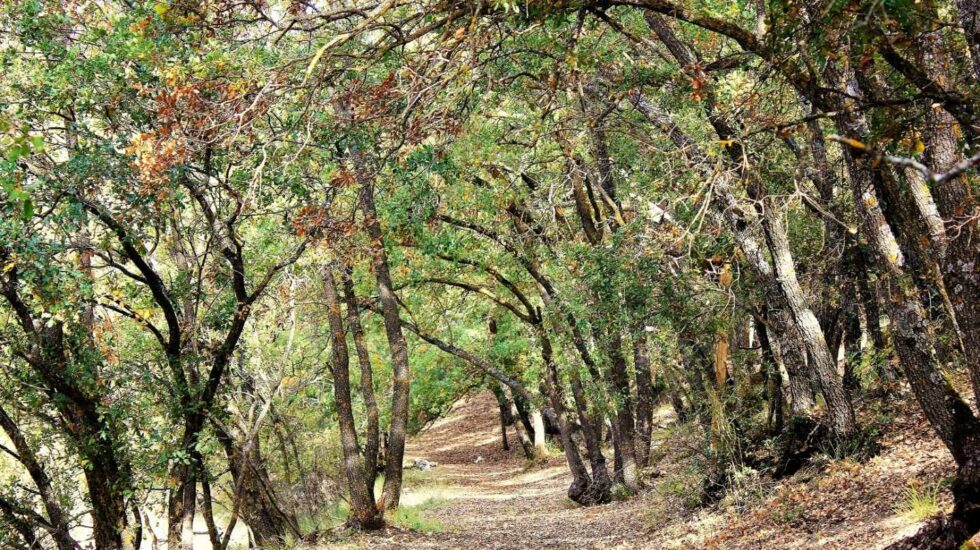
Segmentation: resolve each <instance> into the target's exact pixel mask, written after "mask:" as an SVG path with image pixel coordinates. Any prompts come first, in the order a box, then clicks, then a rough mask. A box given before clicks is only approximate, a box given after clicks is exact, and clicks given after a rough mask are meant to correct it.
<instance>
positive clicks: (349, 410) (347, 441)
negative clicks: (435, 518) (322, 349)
mask: <svg viewBox="0 0 980 550" xmlns="http://www.w3.org/2000/svg"><path fill="white" fill-rule="evenodd" d="M322 277H323V296H324V298H325V300H326V304H327V319H328V321H329V324H330V336H331V341H330V346H331V364H330V372H331V373H332V374H333V388H334V402H335V404H336V407H337V423H338V425H339V427H340V441H341V447H342V448H343V453H344V473H345V474H346V476H347V488H348V490H349V491H350V497H351V498H350V515H349V516H348V519H347V523H348V525H350V526H351V527H354V528H357V529H373V528H377V527H380V526H381V525H382V524H383V521H382V519H381V516H380V514H379V513H378V509H377V507H376V506H375V502H374V488H373V487H372V486H371V484H370V483H369V480H370V476H369V475H368V474H367V472H366V471H365V469H364V463H363V461H362V459H361V453H360V448H359V446H358V443H357V426H356V424H355V421H354V410H353V402H352V400H351V389H350V353H349V352H348V349H347V333H346V331H345V330H344V321H343V318H342V316H341V311H340V295H339V294H338V292H337V286H336V282H335V281H334V276H333V270H332V268H330V267H326V268H324V269H323V273H322Z"/></svg>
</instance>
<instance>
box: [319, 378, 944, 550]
mask: <svg viewBox="0 0 980 550" xmlns="http://www.w3.org/2000/svg"><path fill="white" fill-rule="evenodd" d="M898 410H901V411H903V413H902V414H904V416H903V415H900V416H899V417H898V418H897V419H896V420H895V421H894V423H893V424H892V425H891V426H890V428H889V431H888V435H886V436H885V437H884V438H883V439H882V444H883V450H882V452H881V454H880V455H879V456H877V457H875V458H873V459H871V460H870V461H868V462H867V463H865V464H856V463H854V462H850V461H848V460H838V461H831V460H827V461H825V462H824V463H822V464H821V465H817V466H812V467H809V468H808V469H806V470H804V471H802V472H800V473H798V474H797V475H795V476H793V477H792V478H789V479H787V480H784V481H782V482H779V483H775V482H771V481H770V482H766V481H759V480H755V481H752V480H749V481H748V482H746V485H745V486H744V487H742V488H741V493H740V495H739V497H740V500H739V501H738V502H732V499H728V500H727V501H725V502H723V503H720V504H719V505H716V506H712V507H708V508H702V509H696V508H692V507H691V506H689V505H687V504H685V503H684V502H683V499H684V496H685V490H688V489H689V487H687V486H686V485H685V478H684V477H683V476H682V472H681V468H682V467H681V466H676V465H678V464H681V463H682V462H683V459H684V456H685V451H684V449H683V448H682V447H683V445H678V444H677V441H678V439H677V434H674V435H673V436H671V437H672V439H670V443H668V444H666V445H664V440H663V438H666V437H667V436H668V432H667V431H663V432H661V433H659V434H658V437H660V438H661V441H660V442H659V443H660V445H659V448H660V449H661V450H660V455H661V458H662V461H661V463H660V465H659V467H660V468H663V469H664V470H665V472H664V475H663V476H662V477H659V478H657V479H656V480H654V482H653V489H652V490H650V491H648V492H645V493H644V494H642V495H640V496H639V497H637V498H634V499H631V500H629V501H626V502H615V503H612V504H608V505H605V506H596V507H591V508H582V507H578V506H576V505H574V504H573V503H571V502H570V501H569V500H568V499H567V498H566V497H565V491H566V489H567V487H568V481H569V479H568V474H567V470H566V468H565V464H564V458H563V457H562V456H561V455H560V454H556V455H555V456H552V457H550V458H549V459H547V460H546V461H544V462H543V463H540V464H534V465H528V464H527V462H526V461H525V460H524V458H523V454H522V453H521V451H520V450H519V448H518V447H517V444H516V441H512V448H511V451H509V452H504V451H503V450H502V448H501V444H500V432H499V425H498V424H497V416H496V411H497V404H496V401H495V400H494V398H493V396H492V395H491V394H489V393H485V394H478V395H475V396H473V397H470V398H468V399H466V400H464V401H461V402H460V403H457V405H456V406H455V407H454V409H453V411H452V412H451V414H449V415H448V416H447V417H446V418H445V419H442V420H439V421H437V422H436V423H434V424H433V425H431V426H430V427H428V428H427V429H426V430H424V431H423V432H422V433H421V434H419V435H418V436H416V437H414V438H412V439H411V440H410V442H409V445H408V448H407V452H406V463H410V462H411V461H412V460H413V459H415V458H425V459H427V460H430V461H435V462H437V463H438V464H439V465H438V466H437V467H436V468H435V469H433V470H431V471H430V472H424V473H421V472H416V471H413V470H408V471H407V472H411V473H408V475H407V477H406V479H407V488H406V491H405V494H404V496H403V498H402V504H403V506H407V507H418V509H419V510H421V512H420V514H421V516H422V517H423V518H424V520H425V522H426V524H427V525H426V527H427V528H429V529H432V528H433V527H435V528H437V529H441V532H414V531H406V530H403V529H394V528H392V529H388V530H386V531H384V532H381V533H375V534H367V535H356V536H354V537H351V538H343V539H337V540H334V541H332V542H327V541H323V542H321V544H320V547H321V548H322V547H327V548H453V549H454V548H458V549H491V548H492V549H511V548H513V549H517V548H521V549H525V548H534V549H537V548H555V549H558V548H561V549H566V548H568V549H571V548H576V549H578V548H718V549H722V548H724V549H730V548H739V549H742V548H745V549H749V548H753V549H754V548H834V549H845V548H847V549H850V548H883V547H885V546H887V545H888V544H889V543H891V542H894V541H895V540H898V539H899V538H902V537H904V536H907V535H909V534H912V533H914V532H915V530H916V529H917V528H918V527H919V526H920V525H921V523H915V522H913V521H911V520H910V519H908V518H907V517H906V516H903V515H900V514H899V513H897V512H896V506H898V504H899V503H900V502H901V500H902V499H903V498H904V495H905V494H906V490H907V488H908V487H909V486H910V484H912V485H916V486H928V485H932V486H941V484H942V482H943V480H944V479H946V478H947V476H949V475H950V474H951V473H952V463H951V460H950V459H949V458H948V455H947V454H946V452H945V450H944V449H943V448H942V446H941V445H940V444H939V443H938V441H937V440H936V439H935V438H934V437H933V436H932V433H931V432H930V430H929V429H928V427H927V426H926V425H925V424H924V421H923V419H922V418H921V415H919V413H918V407H913V406H903V405H901V404H899V405H898ZM662 420H663V419H662ZM661 424H663V422H661ZM512 429H513V428H512ZM512 439H513V438H512ZM657 448H658V444H657V443H655V449H657ZM689 454H690V453H689ZM610 456H611V453H610ZM672 468H677V470H676V471H674V470H672ZM938 500H939V504H940V506H941V507H942V506H944V505H947V504H948V491H947V490H945V489H943V490H941V491H940V493H939V499H938Z"/></svg>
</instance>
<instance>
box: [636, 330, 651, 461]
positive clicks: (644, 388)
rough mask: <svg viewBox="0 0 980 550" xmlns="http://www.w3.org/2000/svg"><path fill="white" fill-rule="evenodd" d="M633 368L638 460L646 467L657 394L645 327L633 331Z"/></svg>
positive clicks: (648, 458)
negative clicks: (651, 370)
mask: <svg viewBox="0 0 980 550" xmlns="http://www.w3.org/2000/svg"><path fill="white" fill-rule="evenodd" d="M633 368H634V369H635V370H636V445H635V446H636V462H637V464H638V465H639V467H640V468H645V467H647V466H648V465H649V461H650V440H651V437H652V434H653V405H654V398H655V397H656V396H654V394H653V377H652V375H651V372H650V352H649V349H648V347H647V333H646V332H645V331H644V330H643V327H639V328H637V329H636V330H634V331H633Z"/></svg>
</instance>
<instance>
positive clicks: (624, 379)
mask: <svg viewBox="0 0 980 550" xmlns="http://www.w3.org/2000/svg"><path fill="white" fill-rule="evenodd" d="M0 33H2V34H0V66H2V72H0V74H2V77H0V184H2V188H0V211H2V213H3V214H2V218H0V296H2V299H0V428H2V431H3V434H4V435H3V436H0V546H3V547H10V548H57V549H58V550H72V549H78V548H84V547H89V546H93V545H94V547H96V548H99V549H115V548H138V547H140V546H141V545H149V544H151V543H152V544H153V545H156V544H157V542H158V540H159V542H163V541H164V540H165V541H166V542H167V544H168V546H169V547H170V548H179V547H192V546H193V539H194V533H193V532H194V529H195V527H194V522H195V518H199V519H200V518H203V521H204V522H205V524H206V528H207V533H208V540H209V542H210V544H211V546H212V547H214V548H218V549H222V550H223V549H225V548H227V547H229V545H233V544H232V541H231V538H232V533H233V532H234V531H235V528H236V526H238V527H239V529H241V526H242V525H245V526H247V528H248V532H249V540H250V541H251V543H252V544H254V545H256V546H258V547H261V548H269V547H277V546H282V545H295V544H299V543H300V542H301V541H309V542H310V543H312V541H315V540H317V537H322V536H326V534H327V533H329V532H332V530H333V531H335V530H336V529H338V528H339V529H346V530H348V531H351V530H352V531H359V530H365V531H374V530H378V529H383V528H384V526H385V524H386V522H387V523H388V524H391V523H392V522H393V521H397V519H396V518H397V509H398V508H399V502H400V496H401V495H402V483H403V475H404V470H403V461H404V458H405V441H406V437H408V436H409V434H415V433H418V431H419V430H420V429H422V428H423V427H424V426H426V425H427V424H429V423H430V422H432V421H433V420H435V419H437V418H439V417H440V416H442V415H444V414H445V413H446V412H447V411H448V410H449V409H450V407H451V406H452V405H453V403H455V402H456V401H457V400H458V399H459V398H460V397H462V396H464V395H467V394H473V393H476V392H480V391H484V390H488V391H491V392H493V394H494V395H495V396H496V398H497V401H498V402H499V405H500V421H501V422H502V423H503V425H504V428H505V430H506V429H507V427H508V426H515V429H516V430H517V431H516V434H517V435H518V440H517V441H516V442H515V444H517V445H519V446H520V447H521V448H522V449H523V452H524V453H525V454H526V456H527V458H528V459H529V460H531V461H533V460H535V459H537V458H540V457H542V456H546V455H548V454H549V453H550V454H561V455H562V456H563V457H564V459H565V464H566V465H567V471H568V477H569V479H570V482H569V486H568V489H567V497H568V499H570V500H571V501H574V502H575V503H577V504H578V505H581V506H593V505H600V504H604V503H608V502H610V501H612V500H622V499H630V498H634V497H635V496H636V495H640V494H643V493H644V492H645V491H648V490H649V489H650V488H651V487H655V486H656V485H657V483H658V480H657V477H658V475H659V468H660V467H661V466H662V462H664V461H665V460H669V454H668V453H665V452H664V447H665V446H668V447H669V443H667V444H651V441H652V440H653V439H654V438H653V437H652V433H653V432H654V430H655V429H658V428H659V427H660V426H659V425H658V423H657V421H656V419H655V416H654V414H655V411H656V410H658V409H660V408H663V407H669V408H670V409H671V411H672V413H671V414H672V418H673V421H675V422H676V423H677V425H678V426H682V428H681V429H680V430H679V432H680V433H683V434H685V435H686V436H688V437H689V438H691V437H693V439H690V440H692V441H695V442H696V445H695V451H696V452H695V453H694V454H695V455H696V459H692V460H693V461H692V464H694V466H692V467H693V468H694V470H693V471H694V472H695V473H696V475H693V476H689V486H688V489H689V493H690V496H691V501H692V503H693V504H692V505H693V506H702V505H707V504H709V503H712V502H717V501H719V500H720V499H723V498H724V497H725V495H726V494H730V492H731V491H733V490H738V488H739V487H742V486H743V484H744V483H745V480H746V479H747V478H752V479H757V478H759V477H765V478H769V479H779V478H783V477H786V476H790V475H792V474H793V473H794V472H796V471H798V470H799V469H800V468H803V467H804V466H805V465H806V464H808V463H810V461H812V460H813V459H814V457H816V456H818V455H819V456H830V457H831V458H832V459H844V458H847V459H848V460H853V461H856V462H858V463H860V462H861V461H864V460H868V459H869V458H870V457H873V456H874V455H875V454H876V453H877V452H878V449H879V447H880V445H879V442H880V440H881V438H882V437H883V436H884V435H886V434H887V432H888V430H889V426H890V425H891V424H889V419H890V418H894V417H896V416H902V415H909V414H912V412H911V411H912V410H921V414H922V415H924V418H925V421H926V422H927V423H928V427H929V429H930V433H931V436H934V437H937V438H938V440H939V441H941V443H942V445H943V446H944V447H945V451H944V452H946V453H948V456H950V457H951V458H952V461H953V463H954V464H955V468H954V470H955V472H954V473H953V474H952V475H951V477H949V479H948V483H947V485H946V486H945V490H947V491H948V492H949V494H950V498H951V499H952V506H951V507H950V508H949V509H948V510H946V511H945V512H946V513H943V514H940V515H937V516H936V517H934V518H933V519H932V520H930V521H929V522H927V523H926V524H925V525H924V526H923V527H922V529H920V530H919V532H918V533H916V534H914V535H913V537H912V538H910V539H908V540H906V541H904V542H901V543H899V545H898V547H902V546H901V545H905V546H904V547H908V548H958V547H959V546H960V545H961V544H963V543H964V542H965V541H967V540H968V539H970V537H972V536H973V535H974V534H976V533H977V532H978V531H980V419H978V410H977V408H976V403H977V401H978V398H980V351H978V350H980V263H978V260H980V233H978V231H977V218H978V215H980V212H978V209H977V200H976V193H977V181H978V179H977V175H976V173H975V170H974V168H975V167H976V166H977V165H978V164H980V152H978V150H977V148H976V146H977V143H976V139H977V138H978V136H980V113H978V108H980V88H978V86H977V85H978V81H980V2H977V1H976V0H956V1H955V2H953V1H951V0H915V1H911V0H883V1H878V0H850V1H844V0H738V1H735V2H727V1H718V0H703V1H702V0H697V1H686V0H626V1H589V0H575V1H572V0H569V1H553V2H547V1H537V0H488V1H465V0H440V1H428V0H378V1H372V0H338V1H332V0H322V1H320V0H310V1H288V2H287V1H278V0H268V1H260V0H256V1H251V0H245V1H236V0H209V1H205V2H190V1H185V0H170V1H168V0H159V1H142V0H123V1H118V2H117V1H103V0H91V1H77V2H76V1H71V0H62V1H50V2H49V1H40V0H29V1H24V2H3V3H2V5H0ZM896 403H898V404H900V405H898V406H895V404H896ZM889 406H890V408H889ZM856 410H857V411H858V412H856ZM869 410H870V411H875V410H877V411H878V413H874V412H872V413H868V412H867V411H869ZM885 410H888V411H891V412H890V413H889V414H885V413H884V412H882V411H885ZM512 411H513V412H512ZM861 411H865V413H864V414H861ZM916 414H919V413H918V412H917V413H916ZM889 415H890V416H889ZM505 433H506V432H505ZM419 437H424V433H423V435H421V436H419ZM340 505H342V506H343V510H344V515H345V516H346V520H345V522H344V525H343V526H341V527H336V526H334V525H328V524H327V523H326V522H324V521H323V520H322V518H324V517H327V516H329V515H330V513H331V511H333V512H336V510H338V506H340ZM151 515H153V516H154V517H157V518H158V520H159V521H156V523H159V524H161V525H163V526H164V531H165V532H158V531H159V530H156V529H155V528H154V527H153V526H152V525H151V524H152V523H154V522H151V520H150V519H149V518H150V516H151Z"/></svg>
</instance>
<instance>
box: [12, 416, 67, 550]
mask: <svg viewBox="0 0 980 550" xmlns="http://www.w3.org/2000/svg"><path fill="white" fill-rule="evenodd" d="M0 428H2V429H3V431H4V432H5V433H6V434H7V437H8V438H9V439H10V442H11V443H13V445H14V449H15V450H16V451H17V458H18V460H19V461H20V463H21V464H23V465H24V469H26V470H27V473H28V475H30V476H31V481H33V482H34V487H35V488H36V489H37V494H38V496H40V497H41V503H42V504H43V505H44V511H45V512H46V513H47V515H48V523H49V524H50V525H51V528H50V529H49V532H50V533H51V538H52V539H54V543H55V545H56V546H57V547H58V550H74V548H75V541H74V540H73V539H72V538H71V534H70V533H69V525H68V516H67V515H65V511H64V509H63V508H62V507H61V503H59V502H58V498H57V495H55V493H54V488H53V487H52V486H51V478H49V477H48V474H47V472H46V471H45V470H44V466H42V465H41V463H40V461H38V459H37V455H35V454H34V449H33V448H32V447H31V446H30V444H29V443H28V442H27V438H26V437H25V436H24V433H23V432H22V431H21V429H20V426H18V425H17V423H16V422H14V419H13V418H11V417H10V416H9V415H7V411H5V410H4V409H3V407H2V405H0Z"/></svg>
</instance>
